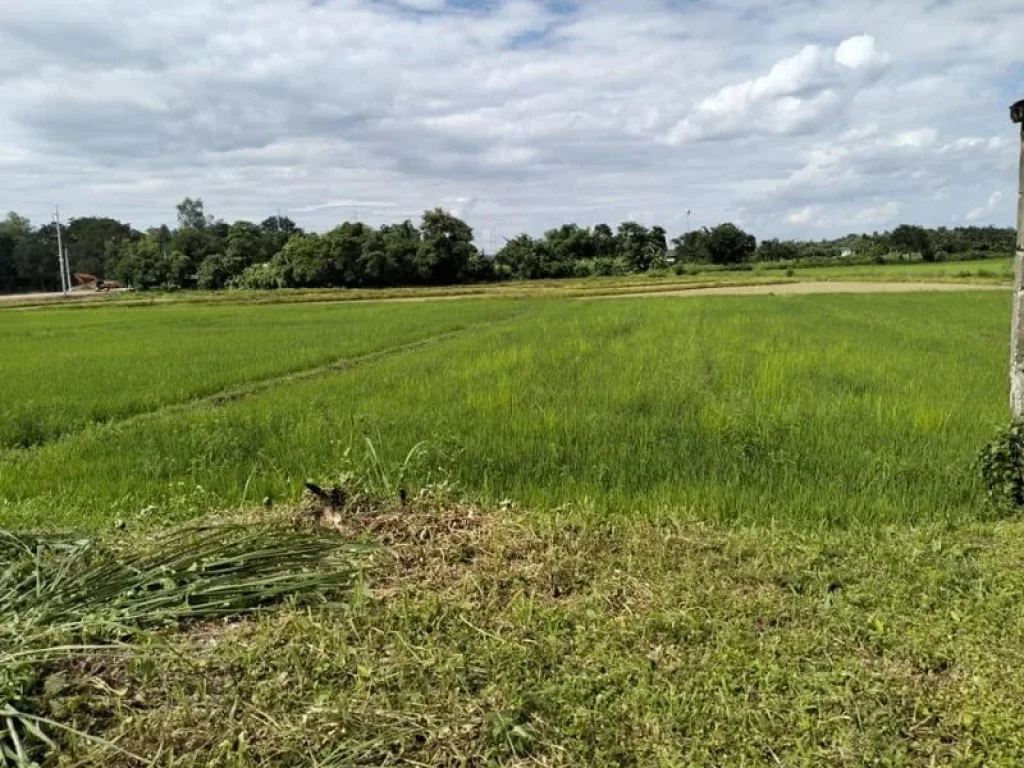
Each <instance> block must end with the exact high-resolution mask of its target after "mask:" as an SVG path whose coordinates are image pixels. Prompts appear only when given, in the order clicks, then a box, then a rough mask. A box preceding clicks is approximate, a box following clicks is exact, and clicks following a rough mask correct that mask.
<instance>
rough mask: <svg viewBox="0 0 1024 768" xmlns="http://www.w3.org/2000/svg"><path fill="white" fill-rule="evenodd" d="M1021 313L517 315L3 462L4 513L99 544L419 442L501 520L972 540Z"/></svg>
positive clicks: (929, 300) (707, 309) (89, 432)
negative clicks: (104, 537) (870, 530)
mask: <svg viewBox="0 0 1024 768" xmlns="http://www.w3.org/2000/svg"><path fill="white" fill-rule="evenodd" d="M1008 300H1009V297H1007V296H1004V295H1003V294H1002V293H998V294H988V293H985V294H972V293H954V294H948V295H941V296H940V295H927V294H916V295H911V294H906V295H891V296H870V295H849V296H807V297H791V298H788V299H784V300H773V299H772V298H771V297H732V298H718V299H716V298H710V299H709V298H699V299H689V300H686V301H679V300H647V301H635V300H628V299H610V300H606V301H602V302H593V303H591V302H572V303H567V302H553V301H545V302H541V301H537V302H531V303H528V304H513V305H511V306H516V307H524V308H525V309H526V311H524V312H523V313H522V314H521V315H520V316H519V317H518V319H516V320H515V321H513V322H511V323H508V324H499V325H490V326H485V327H482V328H480V330H479V331H474V332H471V333H467V334H463V335H459V336H456V337H453V338H450V339H446V340H442V341H440V342H438V343H436V344H431V345H430V346H428V347H423V348H420V349H412V350H406V351H404V352H402V353H401V354H398V355H393V356H389V357H387V358H385V359H381V360H379V361H377V362H375V363H373V364H372V365H366V366H360V367H356V368H353V369H351V370H348V371H344V372H341V373H337V374H334V375H330V376H323V377H317V378H312V379H308V380H303V381H297V382H291V383H283V384H281V385H280V386H275V387H273V388H270V389H267V390H266V391H262V392H259V393H256V394H253V395H252V396H250V397H243V398H240V399H238V400H237V401H234V402H230V403H227V404H212V405H203V404H201V405H199V406H197V407H194V408H190V409H186V410H183V411H178V412H174V413H170V414H159V413H157V414H154V415H153V416H151V417H149V418H146V419H137V420H133V421H129V422H113V423H110V424H107V425H97V426H93V427H90V428H87V429H84V430H82V431H80V432H79V433H77V434H75V435H73V436H70V437H68V438H67V439H65V440H61V441H59V442H56V443H51V444H44V445H41V446H39V447H38V448H35V449H31V450H27V451H25V450H21V451H8V452H6V453H5V454H3V462H2V464H0V497H2V498H3V500H4V503H5V504H6V511H4V512H3V513H2V514H3V515H4V516H5V517H6V518H7V519H8V520H10V521H12V522H17V524H18V525H33V526H34V525H40V524H44V525H51V526H52V525H68V524H77V525H89V526H96V527H100V528H102V527H103V526H104V525H105V524H108V523H109V522H110V521H111V520H113V519H115V518H117V517H125V516H127V517H131V516H133V515H139V514H142V511H143V510H146V512H145V514H146V515H148V516H149V517H151V518H154V519H156V520H159V519H163V518H165V517H168V516H172V517H179V516H183V515H192V514H196V513H199V512H201V511H202V510H203V509H204V508H208V507H233V506H235V505H237V504H238V503H239V502H240V501H242V500H246V499H247V500H249V501H253V500H259V499H262V498H264V497H271V498H272V499H275V500H288V499H292V498H294V497H295V495H296V493H297V492H298V490H299V488H300V487H301V483H302V481H303V480H305V479H306V478H307V477H330V476H331V475H332V473H333V472H335V471H336V469H337V467H338V466H339V465H340V464H341V463H342V462H343V461H344V459H345V456H346V454H347V452H349V451H350V448H351V446H353V445H360V444H361V443H362V435H363V434H368V435H370V437H371V438H372V439H373V441H374V443H375V444H376V445H377V446H378V447H379V449H380V451H381V452H382V454H383V455H384V456H385V458H386V459H387V460H395V461H397V460H399V459H401V458H402V457H404V456H405V455H406V454H407V453H408V452H409V451H410V449H411V448H412V447H413V446H415V445H418V444H420V443H422V442H423V441H426V446H425V448H424V450H423V451H422V452H421V455H420V456H419V459H418V461H419V464H418V465H417V466H416V467H415V468H414V469H413V470H410V477H409V482H410V483H411V484H412V485H416V484H417V483H423V482H428V481H431V480H434V479H436V478H437V477H438V476H439V474H440V475H443V476H445V477H448V478H450V479H451V480H453V481H455V482H457V483H458V484H459V486H460V487H462V488H463V489H464V490H465V491H466V492H468V493H470V494H471V495H473V496H474V497H475V498H478V499H481V500H484V501H490V502H497V501H500V500H502V499H505V498H512V499H516V500H517V501H520V502H522V503H525V504H528V505H530V506H536V507H540V508H545V507H553V506H559V505H565V504H568V505H571V506H572V507H573V508H576V509H581V510H593V511H594V512H595V513H598V514H604V513H609V512H612V513H616V514H632V513H636V512H647V513H655V512H660V511H667V510H671V512H672V514H673V515H675V516H681V517H691V518H698V519H704V520H708V519H715V520H727V521H735V520H740V521H745V522H762V523H764V522H770V521H772V520H787V521H790V522H793V523H796V524H799V525H812V526H813V525H820V524H832V525H854V524H857V525H861V524H866V523H871V524H875V523H878V522H922V521H926V520H960V519H971V518H973V517H976V516H977V515H978V514H979V513H980V509H979V500H980V494H979V486H978V479H977V472H976V471H975V469H974V468H973V466H972V462H973V460H974V457H975V455H976V453H977V451H978V450H979V449H980V447H981V446H982V445H983V444H984V443H985V441H986V440H987V439H988V437H989V436H990V432H991V430H992V429H993V427H994V426H995V425H996V424H998V423H999V422H1000V420H1001V416H1002V413H1003V407H1004V401H1005V397H1004V396H1003V391H1004V389H1005V382H1004V381H1003V378H1004V377H1003V373H1004V371H1003V368H1004V365H1003V357H1004V356H1005V349H1004V346H1005V345H1004V343H1003V341H1004V338H1005V317H1006V315H1007V313H1008ZM457 304H458V303H457V302H456V303H450V302H446V303H443V306H444V307H445V308H450V310H451V311H456V305H457ZM492 305H493V306H496V307H499V308H500V307H503V306H508V305H506V304H505V303H503V302H492V303H491V304H487V303H481V307H483V308H485V307H487V306H492ZM437 306H441V305H437ZM409 309H410V308H409V307H406V306H402V305H396V306H393V307H390V308H386V307H383V306H382V307H381V308H380V309H378V310H376V311H386V310H390V311H391V312H393V313H395V314H396V315H402V314H404V313H405V312H406V311H407V310H409ZM137 311H140V312H142V311H143V310H137ZM225 311H232V310H227V309H225ZM234 311H240V312H245V311H247V310H241V309H235V310H234ZM280 311H299V312H303V311H305V310H304V309H303V308H302V307H294V308H280ZM325 311H326V310H325ZM103 312H105V310H95V311H92V312H89V313H87V314H88V315H89V316H90V317H93V318H94V319H95V320H96V321H100V320H101V319H102V316H103ZM479 312H480V314H486V310H485V309H481V310H480V311H479ZM882 339H884V340H885V343H884V344H883V343H880V340H882ZM381 346H383V347H387V346H394V344H393V343H392V344H387V343H383V342H381Z"/></svg>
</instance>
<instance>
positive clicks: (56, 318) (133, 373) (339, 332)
mask: <svg viewBox="0 0 1024 768" xmlns="http://www.w3.org/2000/svg"><path fill="white" fill-rule="evenodd" d="M520 309H521V308H520V307H518V306H517V305H515V304H511V303H505V304H495V303H491V304H487V305H483V304H480V303H479V302H454V303H452V302H449V303H446V304H439V303H421V304H415V305H409V306H408V307H406V308H404V309H403V310H402V311H401V312H395V311H393V310H392V309H390V308H388V307H384V306H380V305H364V306H341V305H332V304H324V305H315V306H272V307H247V306H243V307H219V306H189V307H178V306H166V307H163V306H161V307H153V308H148V309H141V308H124V307H102V308H97V309H95V310H93V311H89V312H79V311H70V310H64V311H61V310H55V311H54V310H48V311H31V312H29V311H11V310H8V311H2V310H0V347H2V348H3V350H4V354H3V356H2V357H0V380H2V381H3V398H2V400H0V448H5V447H11V446H28V445H35V444H38V443H42V442H46V441H48V440H52V439H53V438H55V437H58V436H60V435H64V434H66V433H69V432H74V431H76V430H78V429H81V428H82V427H83V426H84V425H86V424H88V423H91V422H101V421H107V420H112V419H123V418H124V417H126V416H130V415H133V414H136V413H140V412H146V411H151V410H155V409H158V408H161V407H165V406H168V405H172V404H175V403H181V402H186V401H188V400H191V399H194V398H198V397H202V396H205V395H210V394H213V393H217V392H223V391H224V390H227V389H230V388H232V387H238V386H242V385H247V384H250V383H252V382H255V381H261V380H265V379H271V378H273V377H277V376H282V375H285V374H288V373H293V372H296V371H303V370H307V369H310V368H315V367H317V366H322V365H325V364H328V363H332V362H336V361H339V360H345V359H353V358H358V357H360V356H364V355H368V354H372V353H376V352H381V351H383V350H387V349H394V348H397V347H400V346H402V345H405V344H409V343H412V342H416V341H421V340H423V339H427V338H430V337H434V336H440V335H442V334H445V333H447V332H451V331H454V330H458V329H462V328H467V327H469V326H472V325H475V324H479V323H484V322H491V321H494V320H500V319H503V318H507V317H510V316H512V315H514V314H515V313H516V312H518V311H520Z"/></svg>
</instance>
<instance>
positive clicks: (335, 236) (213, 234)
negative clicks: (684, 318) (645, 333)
mask: <svg viewBox="0 0 1024 768" xmlns="http://www.w3.org/2000/svg"><path fill="white" fill-rule="evenodd" d="M60 235H61V241H62V242H63V244H64V245H65V246H66V247H67V249H68V255H69V261H70V265H71V271H72V272H80V273H87V274H90V275H94V276H96V277H98V278H100V279H106V280H118V281H120V282H122V283H124V284H125V285H129V286H131V287H134V288H137V289H141V290H146V289H176V288H200V289H206V290H216V289H221V288H226V287H236V288H261V289H267V288H302V287H347V288H356V287H378V288H379V287H389V286H405V285H451V284H457V283H471V282H485V281H495V280H535V279H544V278H563V277H586V276H590V275H623V274H630V273H638V272H650V271H659V270H661V271H664V270H670V269H674V270H675V271H677V272H680V271H682V270H684V269H688V268H689V269H693V268H694V267H687V266H686V265H704V264H707V265H721V266H723V267H726V268H728V267H742V265H745V264H750V263H752V262H757V261H761V262H773V263H779V264H785V263H790V262H792V263H807V264H814V263H844V262H845V263H864V262H870V261H875V262H884V261H886V260H892V259H896V258H907V257H911V258H921V259H924V260H926V261H934V260H947V259H967V258H981V257H984V256H986V255H997V254H1002V255H1006V254H1009V253H1011V252H1012V250H1013V246H1014V242H1015V233H1014V231H1013V230H1012V229H1010V228H996V227H957V228H954V229H949V228H946V227H940V228H938V229H925V228H923V227H918V226H911V225H901V226H899V227H897V228H895V229H894V230H892V231H891V232H882V233H878V232H875V233H872V234H857V235H847V236H845V237H842V238H838V239H834V240H821V241H798V240H785V241H780V240H775V239H773V240H764V241H762V242H761V243H758V242H757V241H756V239H755V238H754V236H753V235H750V234H748V233H747V232H744V231H743V230H742V229H740V228H739V227H737V226H736V225H734V224H731V223H725V224H720V225H718V226H716V227H711V228H702V229H697V230H692V231H690V232H687V233H685V234H682V235H680V236H678V237H676V238H673V239H672V240H669V239H668V236H667V233H666V231H665V229H664V228H662V227H660V226H652V227H647V226H644V225H643V224H639V223H637V222H634V221H627V222H623V223H621V224H619V225H618V226H617V227H616V228H615V229H612V227H610V226H609V225H607V224H598V225H597V226H594V227H581V226H578V225H576V224H566V225H563V226H561V227H558V228H556V229H551V230H549V231H548V232H546V233H545V234H544V235H543V236H542V237H531V236H530V235H527V234H522V235H519V236H517V237H514V238H512V239H509V240H507V241H506V243H505V245H504V246H503V247H502V248H501V249H500V250H499V251H497V253H495V254H493V255H489V254H485V253H483V252H482V251H481V250H479V249H478V248H477V247H476V245H475V244H474V241H473V230H472V229H471V228H470V226H469V225H468V224H466V222H464V221H462V220H461V219H459V218H458V217H456V216H454V215H452V214H451V213H448V212H446V211H444V210H442V209H440V208H436V209H434V210H430V211H427V212H425V213H424V214H423V217H422V219H421V221H420V222H419V224H414V223H413V222H411V221H404V222H402V223H400V224H387V225H384V226H381V227H376V228H375V227H371V226H369V225H367V224H363V223H361V222H344V223H342V224H341V225H340V226H338V227H335V228H334V229H332V230H330V231H328V232H325V233H322V234H317V233H312V232H304V231H303V230H302V229H301V228H299V227H298V226H296V225H295V222H293V221H292V220H291V219H289V218H288V217H283V216H270V217H268V218H266V219H264V220H263V221H262V222H260V223H259V224H255V223H253V222H249V221H236V222H235V223H233V224H228V223H226V222H224V221H221V220H218V219H215V218H214V217H212V216H210V215H208V214H206V212H205V210H204V208H203V202H202V200H199V199H196V200H193V199H190V198H186V199H185V200H183V201H182V202H181V203H180V204H179V205H178V206H177V226H176V227H175V228H173V229H172V228H170V227H167V226H160V227H153V228H150V229H148V230H147V231H145V232H139V231H137V230H135V229H133V228H132V227H131V226H130V225H128V224H125V223H123V222H120V221H117V220H116V219H111V218H104V217H82V218H75V219H72V220H71V221H70V222H68V223H67V224H66V225H62V226H61V233H60ZM56 254H57V227H56V224H54V223H49V224H45V225H42V226H33V225H32V223H31V222H30V221H29V220H28V219H27V218H25V217H23V216H19V215H18V214H16V213H14V212H12V213H9V214H8V215H7V218H6V219H5V220H4V221H2V222H0V291H2V292H6V293H11V292H19V291H33V290H39V291H53V290H59V288H60V276H59V266H58V262H57V257H56Z"/></svg>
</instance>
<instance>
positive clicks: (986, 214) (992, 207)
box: [964, 189, 1004, 221]
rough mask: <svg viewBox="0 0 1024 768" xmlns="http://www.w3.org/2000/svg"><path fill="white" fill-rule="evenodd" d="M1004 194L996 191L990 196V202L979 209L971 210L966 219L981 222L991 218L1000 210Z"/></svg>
mask: <svg viewBox="0 0 1024 768" xmlns="http://www.w3.org/2000/svg"><path fill="white" fill-rule="evenodd" d="M1003 197H1004V196H1003V193H1002V192H1001V191H1000V190H998V189H997V190H996V191H995V192H993V193H992V194H991V195H989V196H988V201H987V202H986V203H985V205H983V206H979V207H978V208H972V209H971V210H969V211H968V212H967V214H966V216H965V217H964V218H966V219H967V220H968V221H980V220H981V219H987V218H991V215H992V214H993V213H994V212H996V211H998V210H999V206H1000V205H1002V202H1003Z"/></svg>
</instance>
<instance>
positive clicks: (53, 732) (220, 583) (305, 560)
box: [0, 525, 358, 766]
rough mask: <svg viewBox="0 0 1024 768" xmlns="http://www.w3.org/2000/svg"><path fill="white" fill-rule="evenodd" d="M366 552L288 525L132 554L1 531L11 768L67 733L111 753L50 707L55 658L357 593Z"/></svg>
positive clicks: (3, 744)
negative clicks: (286, 604)
mask: <svg viewBox="0 0 1024 768" xmlns="http://www.w3.org/2000/svg"><path fill="white" fill-rule="evenodd" d="M355 554H356V552H355V547H353V546H351V545H346V544H345V543H344V542H342V541H341V540H339V539H330V538H328V537H325V536H315V535H309V534H303V533H299V532H295V531H290V530H288V529H286V528H283V527H280V526H277V527H273V528H268V527H258V526H239V525H234V526H214V527H203V528H195V529H187V528H186V529H182V530H179V531H174V532H171V533H169V534H165V535H163V536H161V537H160V538H159V540H158V541H157V542H155V543H154V544H151V545H149V546H148V547H145V548H143V549H142V551H138V549H136V551H133V552H131V553H129V554H125V555H119V554H118V553H114V552H110V551H106V550H104V549H103V548H102V547H101V546H98V545H97V544H96V543H95V542H93V541H89V540H87V539H81V538H73V537H71V536H64V537H60V536H54V535H48V536H47V535H43V536H32V535H15V534H10V533H7V532H6V531H0V564H2V565H3V568H2V569H0V664H2V667H0V718H2V722H3V724H4V728H3V729H2V730H0V765H4V766H6V765H10V764H11V763H10V762H9V761H11V762H13V764H14V765H16V766H21V765H30V764H32V765H34V764H35V763H34V762H33V758H34V757H35V756H36V755H37V754H38V753H39V751H40V750H43V749H46V748H49V749H50V750H51V751H52V750H53V749H54V748H55V747H56V743H55V742H54V741H53V738H54V737H58V736H63V735H65V733H67V732H71V733H73V734H75V735H77V736H79V737H82V738H85V739H86V740H87V741H89V740H91V741H94V743H99V744H100V745H101V746H104V747H107V746H110V743H109V742H108V741H105V740H102V739H99V740H98V739H96V737H95V736H92V735H91V734H90V733H88V732H82V731H81V730H79V729H77V728H74V726H69V725H67V724H66V723H59V722H57V721H55V720H53V719H52V718H50V717H47V715H48V714H50V713H49V712H47V711H40V710H44V709H45V702H46V701H47V700H48V699H49V700H50V701H51V702H52V701H53V699H54V698H56V697H57V695H58V694H59V693H60V692H61V687H62V685H63V682H62V680H63V679H64V678H63V677H62V676H60V675H49V676H48V675H47V667H48V665H49V664H50V663H51V662H52V660H53V659H54V658H60V659H68V658H77V659H88V658H89V657H90V656H94V655H97V654H101V653H107V654H117V653H123V652H124V649H125V647H126V646H125V645H124V644H123V643H122V642H121V641H122V640H123V639H125V638H126V637H128V636H130V635H131V634H132V633H135V632H137V631H138V630H140V629H143V628H149V627H158V628H166V627H170V626H177V625H180V624H182V623H183V622H195V621H200V620H202V621H210V620H213V619H217V618H224V617H237V616H241V615H244V614H247V613H253V612H255V611H256V610H257V609H259V608H261V607H266V606H271V605H274V604H278V603H281V602H283V601H285V600H294V601H298V602H303V603H306V602H317V601H319V602H324V601H325V600H326V599H328V597H331V598H336V597H343V596H346V595H347V594H348V593H349V592H351V590H352V588H353V587H354V586H355V585H356V584H357V583H358V569H357V566H356V565H355V563H354V562H353V561H354V559H355ZM48 732H49V735H48Z"/></svg>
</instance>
